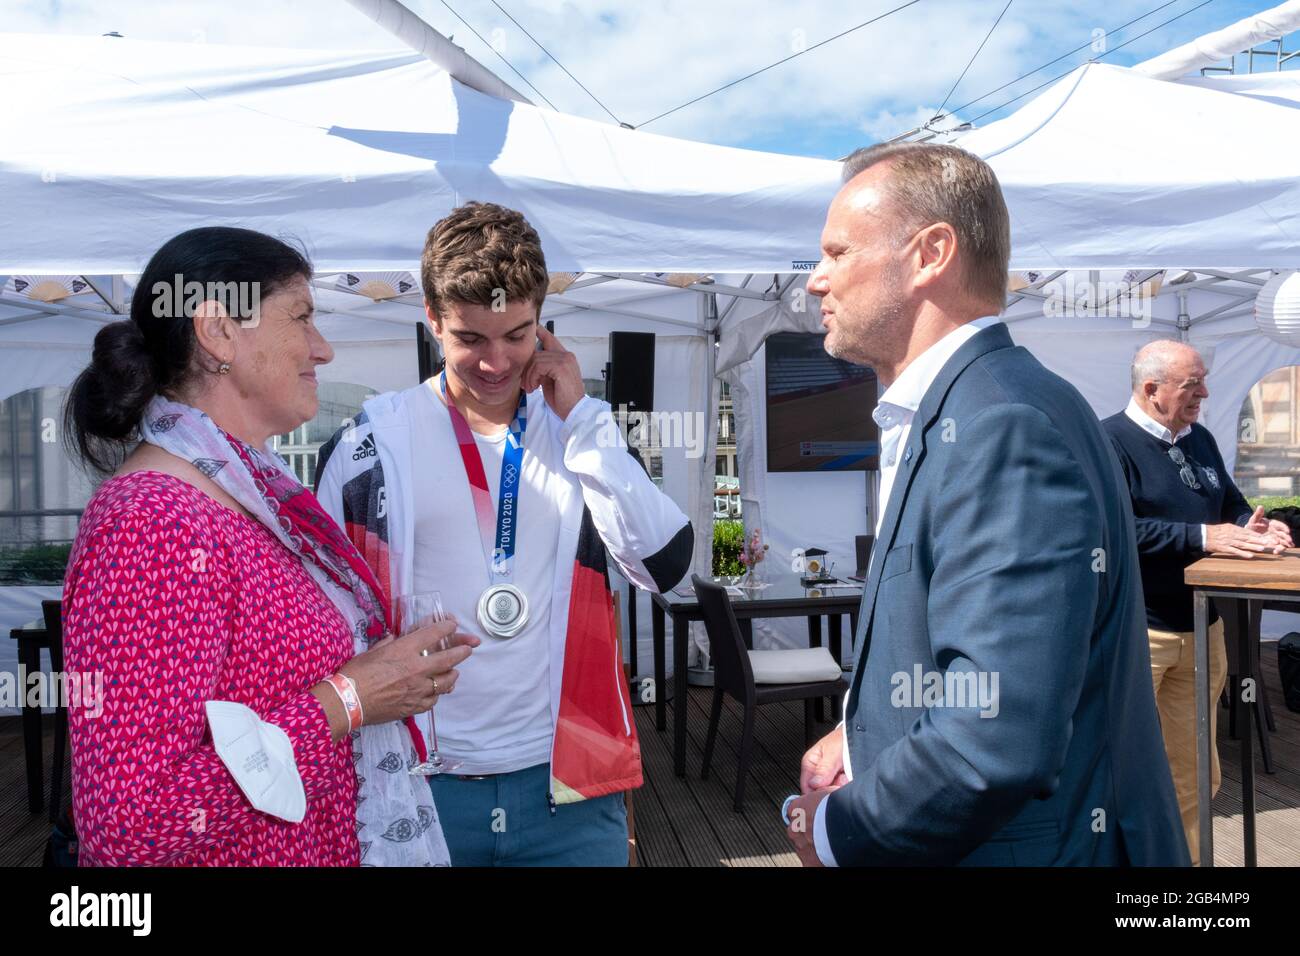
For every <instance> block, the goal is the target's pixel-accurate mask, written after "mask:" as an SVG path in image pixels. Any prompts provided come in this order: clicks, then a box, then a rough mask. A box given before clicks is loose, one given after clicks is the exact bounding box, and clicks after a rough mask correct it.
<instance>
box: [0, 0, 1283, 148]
mask: <svg viewBox="0 0 1300 956" xmlns="http://www.w3.org/2000/svg"><path fill="white" fill-rule="evenodd" d="M406 2H407V6H409V7H410V8H411V9H412V10H414V11H415V12H417V13H418V14H420V15H421V16H422V17H424V18H425V20H427V21H428V22H429V23H430V24H431V25H432V26H434V27H435V28H436V29H438V30H439V31H441V32H442V33H444V34H447V35H453V36H454V38H455V41H456V43H458V44H459V45H461V46H463V47H464V48H465V49H466V50H467V51H468V52H469V53H470V54H471V55H472V56H474V57H475V58H477V59H478V60H479V61H480V62H482V63H483V64H484V65H485V66H487V67H488V68H489V69H491V70H493V71H494V72H496V73H498V74H499V75H500V76H501V77H502V78H503V79H505V80H506V81H507V82H509V83H511V84H512V85H514V86H515V87H516V88H517V89H519V90H520V91H521V92H523V93H524V94H525V95H528V96H530V97H531V98H532V99H534V100H535V101H536V102H538V103H539V104H540V103H541V99H540V97H539V96H538V95H536V94H535V93H534V92H533V90H532V89H530V88H529V87H528V86H527V85H526V84H525V82H524V81H523V80H521V79H520V78H519V76H518V75H517V74H515V73H513V72H512V71H511V69H510V67H508V66H507V65H506V64H505V63H504V62H503V60H502V59H501V58H500V57H499V56H498V53H499V54H501V56H504V58H505V59H506V60H509V62H510V63H511V64H512V65H513V66H514V67H516V68H518V70H519V71H520V73H522V74H523V75H524V76H525V77H527V79H528V81H530V82H531V83H532V84H533V86H535V87H536V88H537V90H540V91H541V94H542V95H543V96H544V97H545V98H546V99H548V100H550V102H551V103H552V104H553V105H554V106H555V107H556V108H557V109H560V110H562V111H564V112H568V113H575V114H578V115H581V116H587V117H590V118H592V119H598V120H602V121H606V122H611V120H610V116H609V114H608V113H606V111H605V110H606V108H607V109H608V110H609V111H610V112H611V113H613V114H614V116H616V117H617V118H618V119H619V120H621V121H625V122H629V123H631V124H632V125H635V126H641V125H642V124H644V123H645V121H647V120H649V119H650V118H651V117H654V116H656V115H658V114H660V113H663V112H664V111H667V110H671V109H673V108H674V107H677V106H679V105H681V104H683V103H686V102H687V101H689V100H691V99H693V98H695V97H698V96H700V95H702V94H704V93H707V92H709V91H710V90H713V89H715V88H717V87H720V86H722V85H723V84H726V83H729V82H730V81H732V80H735V79H736V78H738V77H741V76H743V75H745V74H747V73H749V72H751V71H754V70H757V69H760V68H762V67H764V66H767V65H768V64H771V63H774V62H775V61H777V60H780V59H782V58H783V57H786V56H790V55H791V54H792V53H794V52H796V51H798V50H800V49H805V50H807V48H808V47H812V46H814V45H815V44H817V43H819V42H821V41H822V40H825V39H827V38H829V37H832V36H834V35H835V34H838V33H840V32H842V31H845V30H848V29H849V28H851V27H853V26H855V25H857V24H859V23H861V22H863V21H864V20H867V19H869V18H871V17H873V16H876V15H878V14H881V13H884V12H885V11H888V10H890V9H891V8H893V7H896V6H899V5H900V4H902V3H904V2H906V0H866V2H855V3H852V4H846V3H844V2H842V0H784V2H775V0H750V2H743V0H655V2H629V0H622V2H616V0H498V2H499V3H500V7H498V6H497V5H496V4H494V3H493V2H492V0H447V2H446V3H444V2H443V0H406ZM1202 2H1203V0H1173V2H1171V3H1168V4H1167V5H1166V6H1164V8H1163V9H1160V10H1158V11H1156V12H1154V13H1151V15H1150V16H1146V17H1144V18H1143V19H1141V20H1139V21H1138V22H1136V23H1134V24H1132V25H1131V26H1129V27H1128V28H1126V29H1124V30H1122V31H1120V32H1118V33H1116V34H1114V35H1113V36H1110V37H1108V38H1106V39H1105V40H1104V46H1103V45H1102V41H1098V40H1096V38H1097V37H1098V36H1099V35H1100V34H1102V33H1105V32H1107V31H1109V30H1111V29H1113V28H1115V27H1118V26H1120V25H1121V24H1124V23H1125V22H1126V21H1129V20H1132V19H1134V18H1137V17H1140V16H1142V15H1143V14H1146V13H1149V12H1151V11H1153V10H1154V9H1155V8H1156V7H1159V6H1161V4H1162V3H1165V0H1110V2H1108V3H1107V4H1105V5H1101V4H1097V5H1095V7H1094V8H1091V9H1084V8H1083V7H1082V5H1081V4H1077V3H1073V2H1066V0H1013V2H1012V4H1011V7H1010V9H1009V10H1008V11H1007V13H1006V15H1005V17H1004V18H1003V19H1002V21H1001V22H1000V23H999V25H998V27H997V29H996V30H995V31H994V33H993V34H992V36H991V37H990V38H989V40H988V43H987V45H986V46H985V47H984V49H983V51H982V52H981V53H980V55H979V57H978V58H977V59H976V60H975V63H974V65H973V66H972V67H971V68H970V71H969V72H968V73H967V75H966V77H965V78H964V79H963V80H962V82H961V83H960V85H958V87H957V88H956V90H955V91H953V92H952V95H951V98H950V99H949V102H948V109H950V110H951V109H952V108H954V107H958V106H962V105H963V104H966V103H968V102H969V101H971V100H975V99H976V98H977V97H980V96H982V95H983V94H986V93H988V92H989V91H991V90H993V89H995V88H997V87H999V86H1002V85H1003V84H1004V83H1007V82H1008V81H1010V80H1013V79H1015V78H1016V77H1018V76H1020V75H1021V74H1024V73H1028V72H1029V71H1031V70H1033V69H1034V68H1036V67H1038V66H1040V65H1042V64H1044V63H1046V62H1047V61H1049V60H1053V59H1055V58H1056V57H1058V56H1060V55H1061V54H1064V53H1066V52H1067V51H1070V50H1072V49H1074V48H1075V47H1080V46H1083V47H1084V49H1082V50H1080V51H1079V52H1076V53H1074V54H1072V55H1071V56H1069V57H1067V58H1066V59H1064V60H1061V61H1060V62H1059V63H1055V64H1053V65H1052V66H1050V67H1047V68H1046V69H1045V70H1042V71H1040V72H1038V73H1034V74H1033V75H1032V76H1030V77H1027V78H1026V79H1023V80H1021V81H1019V82H1018V83H1015V84H1014V85H1012V86H1009V87H1007V88H1006V89H1004V90H1002V91H1000V92H998V93H996V94H994V95H992V96H989V97H987V98H986V99H982V100H980V101H979V102H978V103H976V104H975V105H974V106H971V107H970V108H968V109H966V110H963V111H960V112H959V113H958V114H957V115H958V116H959V117H960V118H961V119H965V120H974V119H976V118H977V117H980V116H981V114H984V113H986V112H987V111H989V110H994V109H995V108H996V107H999V106H1000V105H1001V104H1003V103H1004V102H1006V101H1007V100H1010V99H1012V98H1013V97H1015V96H1016V95H1017V94H1019V93H1022V92H1024V91H1026V90H1029V89H1031V88H1032V87H1034V86H1036V85H1038V84H1039V83H1042V82H1044V81H1046V80H1049V79H1050V78H1052V77H1054V76H1056V75H1058V74H1061V73H1064V72H1066V71H1068V70H1069V69H1070V68H1071V67H1073V66H1077V65H1078V64H1080V63H1083V62H1086V61H1087V60H1088V59H1089V58H1090V57H1095V56H1098V55H1099V53H1102V52H1106V55H1105V56H1104V57H1102V59H1103V61H1104V62H1107V63H1115V64H1118V65H1130V64H1132V63H1135V62H1139V61H1141V60H1143V59H1146V58H1148V57H1151V56H1155V55H1157V54H1159V53H1161V52H1163V51H1165V50H1167V49H1169V48H1171V47H1174V46H1177V45H1179V44H1181V43H1185V42H1187V41H1189V40H1192V39H1194V38H1195V37H1197V36H1200V35H1201V34H1203V33H1207V32H1209V31H1211V30H1215V29H1218V28H1220V27H1223V26H1227V25H1228V24H1230V23H1233V22H1235V21H1236V20H1239V19H1241V18H1242V17H1245V16H1248V15H1250V14H1251V13H1255V12H1258V11H1260V10H1262V9H1266V8H1268V7H1270V6H1272V5H1273V3H1272V2H1270V0H1258V2H1255V0H1211V2H1209V3H1208V4H1206V5H1204V6H1200V8H1199V9H1195V8H1197V7H1198V5H1199V4H1201V3H1202ZM1005 5H1006V0H919V2H917V3H915V4H914V5H912V6H910V7H908V8H906V9H904V10H902V11H900V12H898V13H895V14H892V15H890V16H887V17H885V18H884V19H883V20H881V21H879V22H878V23H875V24H873V25H871V26H867V27H865V28H863V29H860V30H857V31H855V32H853V33H850V34H848V35H847V36H844V37H842V38H840V39H838V40H835V41H833V42H831V43H828V44H826V45H825V46H822V47H820V48H817V49H812V50H808V52H805V53H803V54H802V55H800V56H798V57H796V58H795V59H793V60H790V61H789V62H787V63H784V64H782V65H780V66H777V67H775V68H774V69H771V70H768V71H767V72H765V73H762V74H761V75H759V76H756V77H754V78H753V79H750V80H747V81H745V82H742V83H739V84H737V85H736V86H734V87H732V88H730V89H728V90H725V91H724V92H721V93H718V94H716V95H713V96H709V97H707V98H705V99H703V100H701V101H700V102H698V103H695V104H693V105H691V106H688V107H685V108H683V109H680V110H677V111H676V112H673V113H671V114H670V115H668V116H666V117H664V118H662V119H659V120H656V121H654V122H652V123H649V124H648V125H646V126H645V127H644V128H646V129H648V130H652V131H654V132H658V133H663V134H665V135H671V136H682V137H686V138H690V139H698V140H705V141H708V142H715V143H723V144H727V145H733V146H743V147H748V148H752V149H766V150H773V151H777V152H785V153H796V154H802V155H809V156H824V157H831V158H834V157H838V156H842V155H845V154H846V153H848V152H850V151H851V150H853V149H854V148H856V147H858V146H861V145H864V144H867V143H871V142H875V141H877V140H879V139H884V138H888V137H890V136H893V135H896V134H898V133H901V132H904V131H906V130H908V129H911V128H913V127H915V126H917V125H919V123H921V122H922V121H924V120H927V119H929V118H930V117H931V116H933V115H934V113H935V110H936V109H937V108H938V106H939V105H940V103H941V102H942V101H943V100H944V98H945V96H947V95H948V93H949V90H951V89H952V86H953V83H954V82H955V81H956V80H957V77H958V75H959V74H960V73H961V71H962V69H963V67H965V65H966V63H967V61H968V60H969V59H970V57H971V55H972V54H973V53H974V52H975V50H976V48H977V47H978V46H979V44H980V41H981V40H982V39H983V38H984V36H985V34H986V33H987V32H988V29H989V27H990V26H992V24H993V22H994V20H995V19H997V17H998V14H999V12H1000V11H1002V9H1003V7H1004V6H1005ZM4 8H5V19H4V24H5V26H4V29H6V30H10V31H17V32H39V33H66V34H100V33H106V32H108V31H110V30H116V31H118V32H119V33H122V34H123V35H125V36H130V37H134V38H137V39H153V40H171V41H180V42H205V43H223V44H247V45H257V46H292V47H320V48H329V49H342V50H357V49H392V48H395V47H396V46H399V45H400V44H398V41H396V40H394V39H393V38H392V37H390V36H389V35H388V34H387V33H385V32H384V31H383V30H381V29H380V28H379V27H377V26H376V25H374V24H373V23H371V22H370V21H369V20H368V19H367V18H366V17H365V16H363V15H362V14H360V13H358V12H357V11H356V10H354V9H353V8H352V7H351V6H350V5H348V4H347V3H346V2H344V0H176V2H171V3H168V4H159V3H158V2H157V0H112V2H111V3H110V2H106V0H5V3H4ZM452 8H454V10H455V11H456V13H459V15H460V17H463V18H464V19H463V21H462V20H461V19H458V18H457V16H455V15H454V14H453V13H452V12H451V10H452ZM503 9H504V11H506V12H508V13H509V15H510V17H513V18H514V20H517V21H518V23H519V24H520V25H522V27H523V28H526V29H527V31H528V33H531V34H532V36H533V37H534V38H535V39H536V40H537V41H540V43H541V44H542V45H544V46H545V47H546V48H547V49H548V50H549V51H550V53H551V54H553V55H554V56H555V58H556V59H558V60H559V61H560V62H561V63H563V64H564V66H565V67H567V68H568V70H569V71H570V72H571V73H573V75H574V76H575V77H576V78H577V79H578V80H579V81H581V83H582V84H583V85H585V86H586V87H587V88H588V89H589V90H590V91H591V93H592V94H594V96H595V97H596V98H598V99H599V100H600V101H601V102H602V103H603V104H604V107H603V108H602V106H600V105H598V104H597V103H596V102H595V100H594V99H593V98H592V97H591V96H589V95H588V94H587V93H585V92H584V91H583V90H582V88H581V87H580V86H578V85H577V83H575V82H574V80H572V79H570V78H569V77H568V76H566V75H565V74H564V72H562V71H561V69H560V68H559V67H558V66H556V64H555V63H554V62H553V61H552V60H551V59H550V58H548V57H547V56H546V54H545V53H543V52H542V51H541V50H540V49H539V47H538V46H537V44H536V43H534V42H533V40H530V39H529V38H528V36H527V35H525V33H524V32H523V30H521V29H520V27H519V26H517V25H516V24H515V23H513V22H512V21H511V20H510V19H509V17H507V16H506V15H505V13H503V12H502V11H503ZM1189 11H1190V12H1189ZM1180 14H1185V15H1183V16H1181V17H1180V18H1179V19H1176V20H1174V21H1173V22H1172V23H1168V24H1167V25H1164V26H1160V25H1161V24H1162V23H1164V22H1165V21H1167V20H1170V19H1171V18H1174V17H1178V16H1179V15H1180ZM466 23H468V26H467V25H466ZM471 27H472V28H473V30H471ZM1156 27H1158V29H1155V30H1154V32H1152V33H1150V34H1149V35H1147V36H1145V37H1142V38H1141V39H1136V40H1134V42H1132V43H1131V44H1129V45H1126V46H1123V47H1122V48H1121V49H1115V48H1116V47H1119V46H1120V45H1121V44H1125V43H1126V41H1129V40H1132V39H1133V38H1135V37H1137V36H1138V35H1139V34H1141V33H1143V32H1145V31H1147V30H1151V29H1152V28H1156ZM473 31H477V33H478V34H479V36H476V35H475V33H474V32H473ZM480 36H481V38H482V39H480ZM1025 102H1027V99H1021V100H1019V101H1017V102H1016V103H1014V104H1011V105H1010V106H1009V107H1007V108H1004V109H1001V110H995V111H994V112H992V113H991V114H990V115H985V116H983V117H982V119H980V120H979V122H980V124H981V125H984V124H987V123H989V122H992V121H993V120H995V119H997V118H998V117H999V116H1001V115H1005V113H1006V112H1008V111H1009V110H1014V109H1015V108H1017V107H1019V106H1020V105H1023V104H1024V103H1025Z"/></svg>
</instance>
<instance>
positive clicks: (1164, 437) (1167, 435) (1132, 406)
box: [1124, 398, 1209, 551]
mask: <svg viewBox="0 0 1300 956" xmlns="http://www.w3.org/2000/svg"><path fill="white" fill-rule="evenodd" d="M1124 414H1125V415H1127V416H1128V417H1129V419H1130V420H1131V421H1133V422H1134V423H1135V424H1136V425H1137V426H1138V427H1139V428H1141V429H1142V430H1143V431H1144V432H1149V433H1150V434H1152V435H1155V436H1156V437H1157V438H1159V439H1160V440H1161V441H1163V442H1168V443H1169V444H1171V445H1172V444H1174V443H1175V442H1179V441H1182V440H1183V438H1184V437H1186V436H1187V435H1190V434H1191V433H1192V426H1191V425H1185V426H1183V430H1182V431H1180V432H1179V433H1178V434H1177V435H1175V434H1174V433H1173V432H1172V431H1170V430H1169V429H1168V428H1166V427H1165V426H1164V425H1161V424H1160V423H1159V422H1158V421H1156V420H1155V419H1154V418H1152V417H1151V416H1150V415H1148V414H1147V413H1146V412H1145V411H1144V410H1143V408H1142V406H1141V405H1139V404H1138V403H1137V399H1136V398H1130V399H1129V400H1128V407H1127V408H1125V409H1124ZM1208 540H1209V537H1208V535H1207V533H1206V528H1205V525H1201V550H1202V551H1206V550H1209V549H1207V548H1206V547H1205V542H1206V541H1208Z"/></svg>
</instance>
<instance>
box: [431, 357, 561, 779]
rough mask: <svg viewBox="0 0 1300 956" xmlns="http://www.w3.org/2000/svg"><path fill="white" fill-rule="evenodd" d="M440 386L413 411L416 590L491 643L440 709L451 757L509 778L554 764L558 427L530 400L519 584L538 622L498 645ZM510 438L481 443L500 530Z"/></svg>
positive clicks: (463, 669) (465, 667) (515, 580)
mask: <svg viewBox="0 0 1300 956" xmlns="http://www.w3.org/2000/svg"><path fill="white" fill-rule="evenodd" d="M436 382H437V379H436V378H435V379H430V381H429V382H428V383H427V385H426V387H425V389H424V390H423V393H422V395H421V397H420V400H417V401H413V402H412V403H411V405H410V415H411V434H412V445H413V446H414V456H415V461H414V464H415V468H414V474H413V476H412V478H413V485H412V487H413V490H414V499H415V556H414V587H415V590H416V591H417V592H425V591H438V592H440V593H441V595H442V603H443V607H444V608H445V609H446V610H447V611H449V612H450V613H452V614H454V615H455V616H456V620H457V622H458V625H459V627H458V629H459V630H460V631H462V632H464V633H466V634H474V635H476V636H478V637H479V638H481V639H482V641H483V643H482V644H480V645H479V646H478V647H477V648H476V649H475V650H474V653H473V654H472V655H470V658H469V659H468V660H467V661H466V662H465V663H464V664H462V665H461V666H460V667H459V668H458V670H459V673H460V677H459V679H458V680H457V682H456V689H455V691H454V692H453V693H451V694H448V695H446V696H444V697H440V698H439V699H438V704H437V707H436V709H435V710H434V716H435V717H436V719H437V731H438V746H439V749H440V750H441V752H442V753H443V754H444V755H446V756H449V757H454V758H456V759H458V760H461V761H463V766H462V767H461V768H460V769H459V770H458V771H457V773H462V774H485V773H510V772H511V771H515V770H522V769H524V768H525V767H532V766H536V765H537V764H540V763H546V762H548V761H549V760H550V758H551V737H552V718H551V699H550V647H549V644H550V617H551V594H552V592H553V590H554V575H555V549H556V547H557V546H558V543H559V535H560V514H559V509H558V508H557V507H556V506H555V505H554V503H553V495H551V494H548V485H549V484H551V483H553V482H554V481H556V480H557V479H556V478H555V473H556V471H557V470H558V468H557V467H556V463H551V462H548V461H546V460H545V459H546V458H547V457H548V455H549V453H550V449H552V447H553V442H552V439H551V435H550V433H549V430H550V428H551V426H552V425H554V424H555V420H554V419H553V418H552V417H551V416H550V415H548V414H546V413H545V404H544V403H543V402H541V401H540V400H537V398H536V397H534V399H533V400H531V401H530V402H529V416H528V428H527V431H526V432H525V435H524V466H523V480H522V482H521V483H520V490H519V506H518V508H519V525H518V528H519V531H518V537H517V544H516V547H515V558H514V574H513V577H512V578H511V579H510V580H511V583H512V584H514V585H515V586H516V587H518V588H520V589H521V590H522V591H523V592H524V594H526V595H527V597H528V625H527V626H526V627H525V628H524V630H523V631H521V632H520V633H519V634H517V635H515V636H514V637H511V638H499V637H492V636H491V635H489V634H487V633H485V632H484V631H483V629H482V628H481V627H480V626H479V623H478V617H477V606H478V599H479V595H480V594H482V593H483V590H484V589H485V588H487V587H488V586H489V584H490V583H493V582H492V581H491V580H490V576H489V573H488V563H487V555H486V553H485V552H484V549H483V540H482V538H481V537H480V536H479V530H478V519H477V517H476V515H475V512H474V503H473V499H472V498H471V496H470V487H469V480H468V479H467V478H466V476H465V465H464V461H463V459H462V458H461V455H460V446H459V445H457V443H456V434H455V432H454V431H453V430H452V425H451V418H450V416H449V413H448V410H447V406H446V405H444V404H443V403H442V399H441V398H440V397H439V396H438V394H437V393H436V391H435V388H436ZM534 412H536V414H534ZM507 431H508V430H507V429H505V428H503V429H502V430H501V432H500V433H499V434H497V435H494V436H486V435H478V434H476V435H475V439H476V443H477V445H478V449H479V455H480V456H481V457H482V459H483V471H484V472H485V473H486V476H487V482H488V490H489V492H490V500H491V501H492V505H493V509H494V510H493V515H494V520H493V527H494V528H495V508H496V505H497V494H498V491H499V489H500V484H501V458H502V455H503V453H504V450H505V439H506V434H507ZM558 464H559V468H562V467H563V464H562V463H558Z"/></svg>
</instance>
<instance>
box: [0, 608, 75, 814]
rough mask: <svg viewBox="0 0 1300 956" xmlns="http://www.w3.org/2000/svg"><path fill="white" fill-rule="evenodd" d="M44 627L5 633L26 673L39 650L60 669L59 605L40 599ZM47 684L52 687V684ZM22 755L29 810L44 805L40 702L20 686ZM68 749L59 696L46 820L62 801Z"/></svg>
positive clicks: (37, 663) (37, 666)
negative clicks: (35, 702)
mask: <svg viewBox="0 0 1300 956" xmlns="http://www.w3.org/2000/svg"><path fill="white" fill-rule="evenodd" d="M41 613H42V615H43V616H44V618H45V627H43V628H40V627H16V628H13V629H12V630H10V632H9V636H10V637H11V638H12V639H13V640H14V641H16V642H17V644H18V661H19V663H20V664H21V665H22V666H23V669H24V671H25V672H26V673H28V674H34V673H36V672H38V671H39V670H41V650H42V649H44V650H46V651H47V652H49V655H50V670H51V673H53V674H59V673H62V672H63V605H62V604H61V603H60V602H59V601H42V602H41ZM49 686H51V687H53V686H55V685H54V684H52V683H51V684H50V685H49ZM22 698H23V701H22V724H23V756H24V758H25V760H26V764H27V806H28V808H29V809H30V810H31V812H32V813H40V812H41V810H42V809H44V807H45V787H44V781H43V780H42V779H41V778H42V777H43V776H44V771H43V764H44V762H45V760H44V755H43V753H42V750H43V749H44V741H43V739H42V738H43V734H42V730H41V723H42V719H41V708H40V705H39V704H38V705H36V706H29V701H28V699H27V688H26V687H23V688H22ZM67 753H68V709H67V707H66V706H65V701H64V699H63V696H62V695H60V696H59V697H58V699H57V700H56V701H55V702H54V766H53V767H52V768H51V778H50V820H51V821H56V820H57V819H58V817H59V813H60V811H61V810H62V803H63V765H64V763H65V762H66V761H67Z"/></svg>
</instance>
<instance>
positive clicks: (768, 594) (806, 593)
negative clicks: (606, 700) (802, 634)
mask: <svg viewBox="0 0 1300 956" xmlns="http://www.w3.org/2000/svg"><path fill="white" fill-rule="evenodd" d="M718 580H723V579H718ZM840 580H841V582H843V581H844V579H842V578H841V579H840ZM689 583H690V582H689V581H688V582H687V584H689ZM861 604H862V585H861V584H857V583H855V582H851V581H850V582H844V583H842V584H841V585H840V586H839V587H835V588H829V589H818V588H805V587H803V586H802V585H801V584H800V583H799V575H797V574H794V573H791V572H783V573H781V574H780V575H779V576H777V577H776V579H775V580H774V581H772V582H771V583H770V584H769V585H768V586H767V587H764V588H762V589H760V590H752V591H751V590H747V591H745V593H744V594H743V595H742V596H739V597H738V596H736V595H734V594H733V595H732V596H731V607H732V610H734V611H735V612H736V619H737V620H738V621H741V622H745V621H749V620H752V619H754V618H761V617H807V618H808V639H809V644H811V645H812V646H820V645H821V623H822V615H826V616H828V617H829V618H830V628H829V630H830V651H831V654H833V655H834V657H835V659H836V660H837V661H839V662H840V664H843V663H844V661H843V658H842V657H841V646H840V645H841V639H842V631H841V628H842V625H841V618H842V617H843V615H845V614H848V615H849V631H850V633H849V641H850V644H851V643H852V641H853V635H854V634H856V633H857V629H858V607H859V606H860V605H861ZM650 611H651V625H652V630H653V634H654V657H655V664H654V666H655V691H656V693H655V727H656V728H657V729H658V730H661V731H662V730H663V729H664V728H665V726H666V720H665V716H666V706H665V703H664V697H663V694H661V693H659V692H658V689H659V688H661V687H663V686H665V683H666V679H665V674H664V671H665V664H666V662H665V660H664V656H665V636H664V623H665V616H666V615H671V616H672V619H673V770H674V771H675V772H676V774H677V776H679V777H684V776H686V711H687V702H686V650H687V641H688V638H689V634H690V622H691V621H702V620H704V614H703V612H702V611H701V610H700V603H699V600H698V599H697V598H696V597H694V595H691V596H683V595H681V594H678V593H677V592H676V590H675V589H674V590H671V591H668V592H666V593H664V594H651V605H650ZM742 626H743V625H742Z"/></svg>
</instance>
